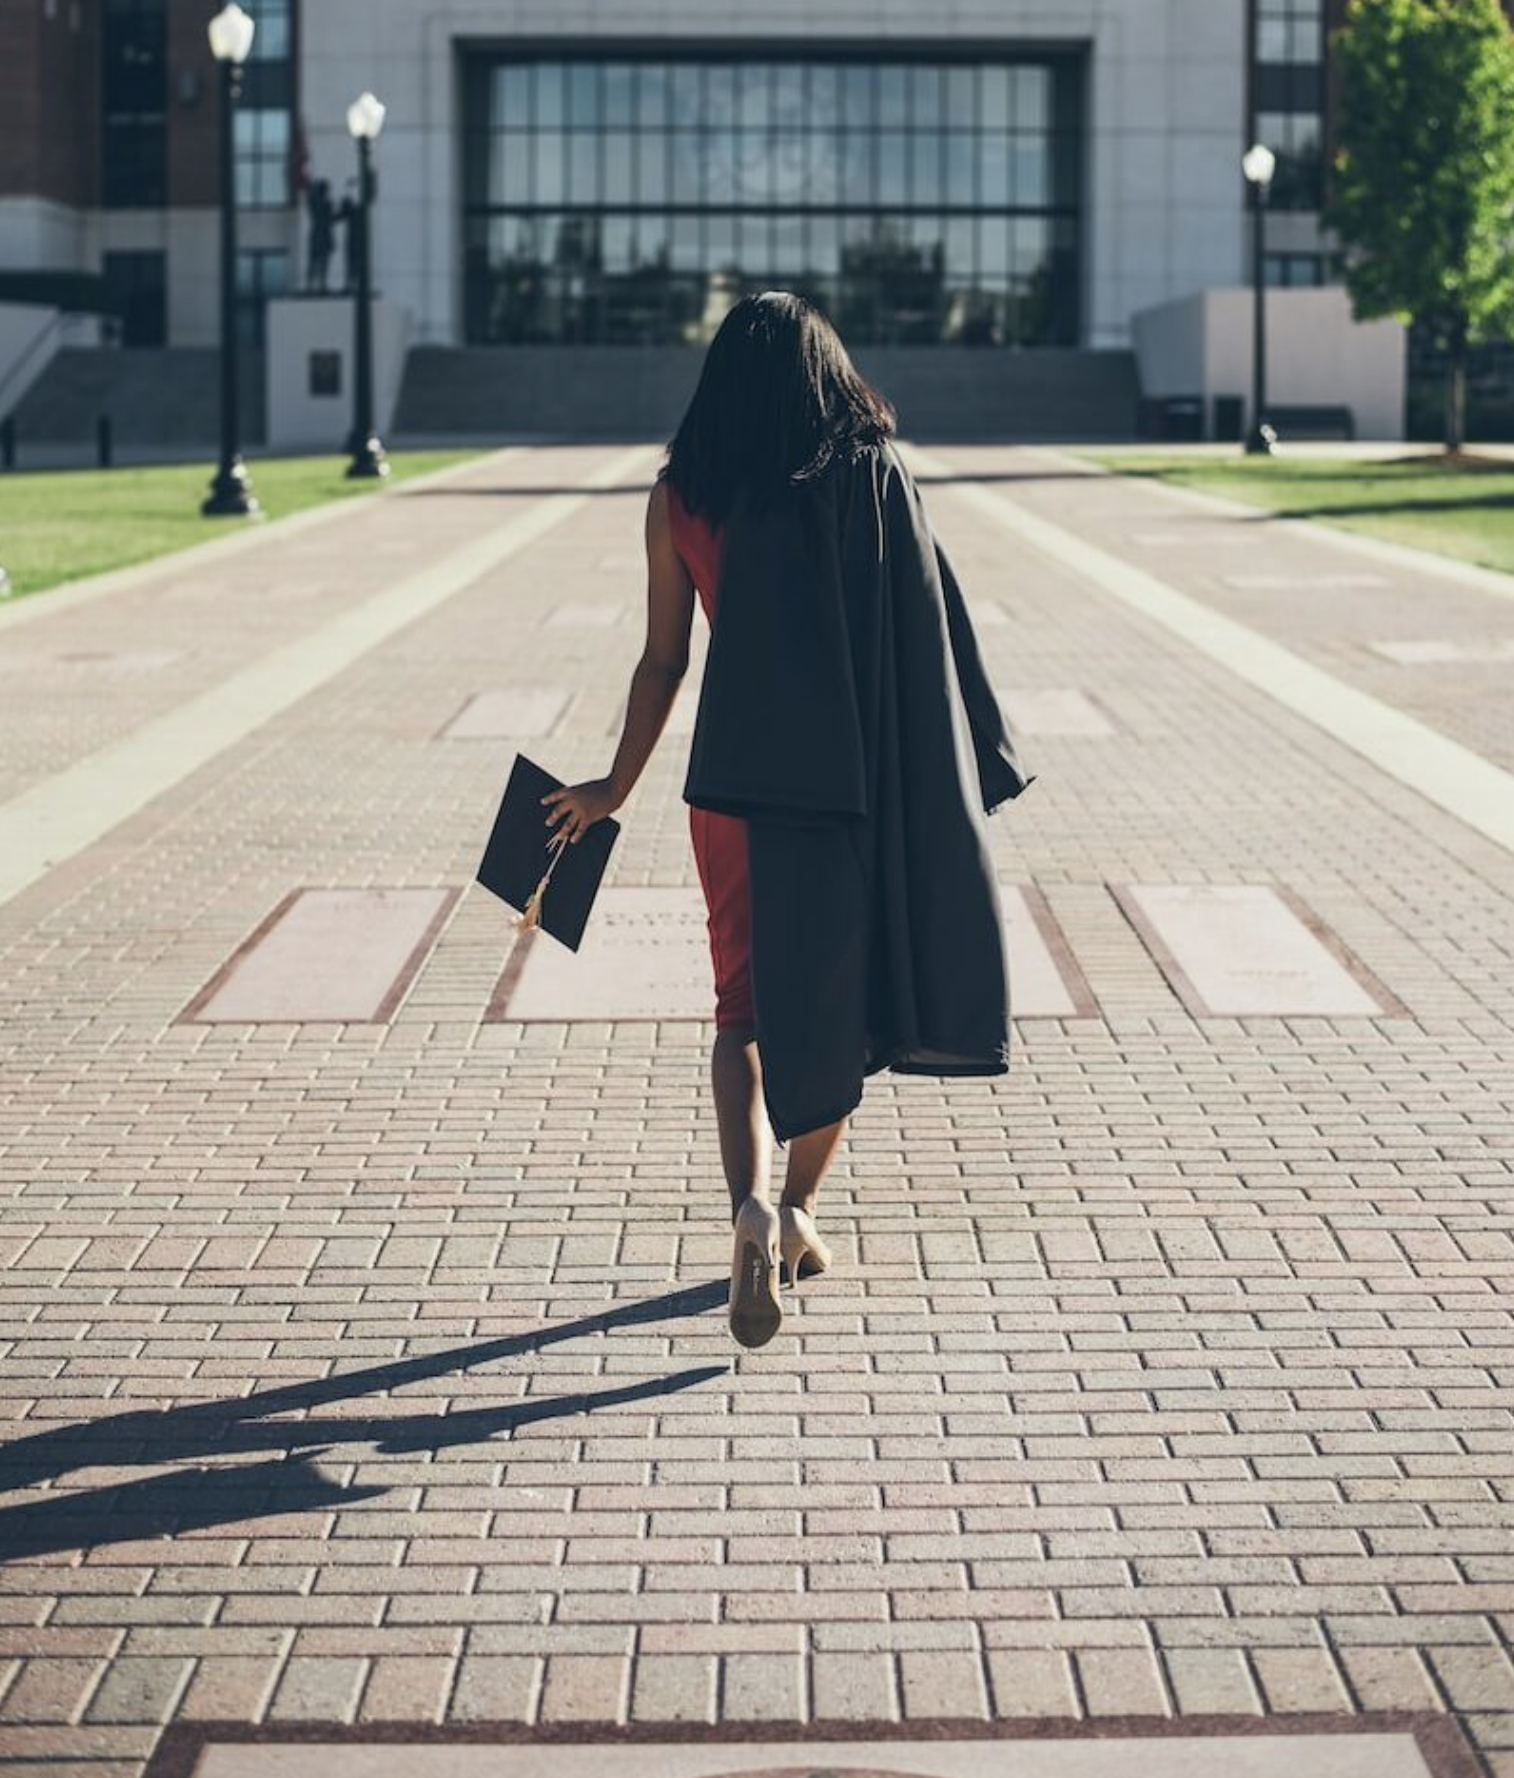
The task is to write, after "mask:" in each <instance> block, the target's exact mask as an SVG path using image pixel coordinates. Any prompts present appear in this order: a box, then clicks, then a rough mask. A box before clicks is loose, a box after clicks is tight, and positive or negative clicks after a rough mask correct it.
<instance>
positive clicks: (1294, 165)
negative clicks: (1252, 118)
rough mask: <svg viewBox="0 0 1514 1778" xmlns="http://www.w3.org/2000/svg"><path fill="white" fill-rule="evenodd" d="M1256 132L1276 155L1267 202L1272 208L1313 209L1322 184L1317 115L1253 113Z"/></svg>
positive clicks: (1287, 112)
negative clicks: (1256, 114)
mask: <svg viewBox="0 0 1514 1778" xmlns="http://www.w3.org/2000/svg"><path fill="white" fill-rule="evenodd" d="M1256 134H1257V139H1258V140H1259V141H1262V142H1265V143H1266V144H1267V146H1268V147H1269V148H1270V149H1271V150H1272V152H1273V153H1274V154H1275V155H1276V156H1277V169H1276V171H1275V172H1274V173H1273V175H1272V189H1271V190H1270V191H1269V192H1268V194H1267V202H1268V204H1269V205H1270V206H1271V207H1272V208H1273V209H1274V210H1317V209H1318V208H1319V207H1320V202H1321V198H1322V195H1323V187H1324V154H1323V151H1322V149H1321V146H1320V119H1319V114H1318V113H1317V112H1313V111H1263V112H1260V113H1259V114H1258V116H1257V120H1256Z"/></svg>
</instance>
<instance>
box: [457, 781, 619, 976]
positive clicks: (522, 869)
mask: <svg viewBox="0 0 1514 1778" xmlns="http://www.w3.org/2000/svg"><path fill="white" fill-rule="evenodd" d="M562 788H563V785H562V780H561V779H560V778H554V777H553V776H552V774H551V773H550V772H546V771H543V770H542V768H541V767H540V766H539V765H537V764H536V763H535V762H534V761H532V760H529V759H527V758H526V756H525V754H524V753H518V754H517V755H516V756H515V764H514V766H513V767H512V768H511V771H510V781H509V783H508V784H506V786H505V794H504V798H503V800H502V801H501V802H500V805H499V813H498V814H497V815H496V816H495V817H494V830H493V832H492V833H491V834H490V835H489V843H488V845H487V846H485V848H484V856H483V859H482V860H481V862H480V864H479V867H478V872H477V881H478V882H480V883H482V884H483V886H484V887H485V888H486V889H488V890H490V891H491V892H492V893H493V894H495V895H497V896H498V897H499V898H500V900H501V901H503V902H506V903H507V904H508V905H509V906H510V907H513V908H515V909H516V910H517V911H518V912H519V913H520V916H521V917H520V919H519V920H517V921H516V925H517V926H540V927H541V929H542V930H543V931H544V932H548V933H550V934H551V935H552V937H553V938H555V939H557V940H558V941H559V942H560V943H562V944H565V945H566V946H567V947H568V949H569V950H570V951H576V950H577V949H578V947H579V944H580V943H581V941H582V939H583V935H584V927H585V926H586V925H587V924H588V919H589V910H590V908H592V907H593V905H594V897H595V895H596V894H598V892H599V885H600V881H601V879H602V878H603V877H604V874H605V866H606V865H607V864H608V863H609V862H610V852H611V849H612V848H613V846H614V844H615V841H616V838H617V837H618V835H619V833H620V823H619V822H618V821H616V820H615V818H614V817H613V816H611V815H606V816H604V817H603V818H602V819H601V820H598V821H596V822H595V823H594V824H593V826H592V827H589V828H587V829H586V830H585V832H584V835H583V838H582V839H580V840H579V841H578V843H577V844H576V845H573V844H570V843H569V840H568V836H567V834H566V833H564V832H563V831H562V829H561V828H552V827H548V825H547V814H548V811H547V810H546V809H544V808H543V807H542V798H543V797H544V796H546V794H547V793H548V792H549V791H552V790H561V789H562Z"/></svg>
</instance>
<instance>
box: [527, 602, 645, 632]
mask: <svg viewBox="0 0 1514 1778" xmlns="http://www.w3.org/2000/svg"><path fill="white" fill-rule="evenodd" d="M629 609H630V607H629V606H627V605H623V604H618V603H617V604H610V603H607V602H603V601H595V602H592V603H591V602H588V601H582V600H574V599H568V600H564V602H563V603H562V604H561V605H557V606H554V607H553V609H552V612H551V614H550V615H549V617H548V618H547V623H548V624H549V625H550V626H551V627H552V628H553V629H573V630H613V629H614V628H615V626H616V624H618V623H619V622H620V620H621V619H622V618H623V617H624V616H625V614H626V612H627V611H628V610H629Z"/></svg>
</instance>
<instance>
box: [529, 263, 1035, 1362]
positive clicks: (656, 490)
mask: <svg viewBox="0 0 1514 1778" xmlns="http://www.w3.org/2000/svg"><path fill="white" fill-rule="evenodd" d="M893 432H894V414H893V410H892V409H891V408H890V406H889V404H888V403H887V402H886V401H885V400H884V399H883V397H882V396H881V395H879V394H878V393H877V392H876V391H875V390H873V389H872V388H870V387H869V386H868V384H867V383H866V382H865V381H864V380H863V378H862V377H861V376H860V375H859V374H858V372H857V370H856V368H855V367H854V366H853V364H852V362H851V360H850V358H849V357H848V355H847V352H846V349H845V347H844V346H843V345H842V343H841V341H840V339H839V338H838V337H837V335H836V332H835V330H834V328H833V327H832V326H831V324H830V323H829V322H828V321H827V320H826V319H825V317H824V316H823V315H822V314H821V313H820V312H819V311H818V310H817V309H815V308H813V307H812V306H811V305H810V304H809V303H807V302H805V301H804V300H803V299H802V298H801V297H798V296H794V295H790V294H789V293H788V292H786V291H776V290H770V291H764V292H763V293H762V294H761V295H757V296H749V297H744V298H743V299H742V300H741V301H740V302H738V303H737V304H736V305H735V307H734V308H733V309H732V310H731V311H730V313H729V314H728V315H727V316H726V318H725V320H724V321H723V323H722V324H721V327H720V330H719V332H718V333H717V334H716V335H715V338H714V339H713V340H712V341H711V342H710V347H709V351H708V352H707V354H706V357H705V362H704V367H703V370H702V373H701V375H700V379H699V384H698V387H697V388H696V390H695V392H694V396H693V399H692V401H691V402H690V404H689V407H688V411H687V412H686V413H685V415H684V417H683V420H682V423H681V424H680V426H679V428H678V431H677V434H676V435H675V437H674V439H673V441H672V444H671V445H670V446H669V448H668V451H667V460H666V462H665V463H664V465H663V466H662V468H661V469H660V471H659V473H658V476H657V480H656V483H655V485H654V487H653V489H652V495H651V499H650V501H649V502H648V506H647V516H646V542H647V565H648V613H647V639H646V645H645V648H644V650H643V652H642V656H641V659H640V661H639V662H638V663H637V666H636V671H635V673H634V675H633V677H632V680H631V692H630V698H629V701H628V704H627V709H626V719H625V728H624V732H623V734H622V736H621V739H620V745H619V747H618V748H617V750H616V754H615V762H614V764H613V766H612V767H611V769H610V773H609V776H608V777H605V778H600V779H596V780H594V781H592V782H589V783H586V784H577V785H573V786H571V787H569V788H567V789H564V790H560V791H555V792H553V794H552V795H551V796H549V797H548V798H547V801H548V803H549V804H551V805H552V807H551V812H550V814H549V815H548V817H547V819H548V821H549V822H551V823H553V824H556V823H562V824H564V825H565V826H566V828H567V831H568V832H569V834H570V836H571V837H572V839H573V841H574V842H575V843H576V841H577V840H578V839H579V838H580V837H581V836H582V834H583V832H584V830H585V829H586V828H587V827H589V826H590V825H591V824H592V823H593V822H595V821H597V820H599V819H600V818H601V817H603V816H604V815H607V814H609V813H611V812H612V811H613V810H615V809H617V808H619V806H620V805H621V804H622V803H623V802H624V801H625V799H626V797H627V796H628V795H629V794H630V792H631V789H632V787H633V786H634V785H635V783H636V781H637V779H638V778H639V777H640V776H641V772H642V770H643V768H644V767H645V765H646V763H647V760H648V758H649V757H650V756H651V753H652V750H653V748H654V747H655V746H656V743H657V739H658V737H659V736H660V735H661V733H662V730H663V727H664V725H665V723H666V721H667V717H668V712H669V710H670V709H671V708H672V704H673V700H674V697H675V696H676V695H677V692H678V686H679V682H680V680H681V679H682V678H683V675H684V673H685V671H686V669H687V666H688V660H689V633H690V627H691V624H692V620H693V609H694V597H695V592H696V589H697V593H698V597H699V600H700V602H701V604H702V605H703V607H704V611H705V615H706V617H707V618H708V619H709V622H710V626H711V629H710V649H709V657H708V661H707V664H706V667H705V674H704V683H703V686H702V687H701V691H700V698H699V708H698V712H697V715H696V718H695V725H694V738H693V744H692V747H691V751H690V759H689V770H688V776H687V779H686V781H685V785H684V799H685V801H686V802H687V803H688V804H689V805H690V830H691V833H692V837H693V845H694V857H695V861H696V863H697V866H698V870H699V880H700V883H701V885H702V886H703V889H704V894H705V900H706V903H707V905H708V909H709V931H710V949H711V953H712V956H713V960H714V969H715V1024H716V1036H715V1050H714V1057H713V1062H712V1069H711V1074H712V1083H713V1089H714V1098H715V1110H716V1120H717V1123H718V1126H719V1131H720V1150H721V1159H722V1161H723V1163H724V1167H725V1174H726V1180H727V1183H728V1184H729V1186H730V1192H731V1210H732V1216H733V1221H734V1225H735V1243H734V1249H733V1255H732V1275H731V1295H730V1325H731V1332H732V1333H733V1335H734V1336H735V1338H736V1339H737V1340H738V1341H739V1342H740V1343H741V1344H742V1345H744V1346H761V1345H764V1344H765V1343H766V1342H767V1341H768V1340H770V1339H771V1338H772V1337H773V1335H774V1333H776V1332H777V1330H778V1326H779V1324H780V1321H781V1319H782V1314H783V1310H782V1306H781V1303H780V1300H779V1294H778V1285H779V1266H780V1260H781V1262H782V1264H783V1266H784V1267H786V1269H787V1272H788V1278H789V1282H790V1283H793V1282H794V1281H795V1280H797V1279H798V1278H801V1277H805V1276H807V1275H809V1274H811V1273H813V1272H820V1271H824V1270H825V1269H826V1267H827V1266H828V1265H829V1263H830V1254H829V1251H828V1249H827V1247H826V1245H825V1242H824V1241H823V1239H822V1238H821V1235H820V1231H819V1227H818V1224H817V1221H816V1203H817V1194H818V1192H819V1188H820V1182H821V1180H822V1179H823V1178H824V1176H825V1172H826V1169H827V1168H828V1167H829V1166H830V1163H831V1160H832V1157H833V1156H834V1155H835V1153H836V1150H837V1147H838V1146H839V1144H840V1142H841V1140H842V1137H843V1136H844V1135H845V1133H846V1127H847V1119H848V1117H849V1116H850V1114H851V1113H852V1111H853V1110H854V1109H855V1108H856V1106H857V1105H858V1103H859V1101H860V1100H861V1097H862V1084H863V1080H864V1078H865V1077H866V1076H867V1075H869V1074H873V1073H876V1072H877V1071H878V1070H879V1069H882V1068H892V1069H893V1070H894V1071H895V1072H896V1073H902V1074H928V1075H938V1076H946V1075H991V1074H1003V1073H1004V1072H1005V1071H1006V1069H1007V1068H1008V1065H1009V982H1008V973H1007V968H1006V963H1005V956H1004V943H1003V926H1002V921H1001V915H1000V906H999V896H998V890H997V887H996V885H995V882H994V876H993V871H992V868H991V865H990V862H989V854H988V845H987V836H986V832H985V824H984V816H985V815H986V814H990V813H992V812H993V810H994V809H996V808H997V807H998V806H999V805H1000V804H1001V803H1003V802H1005V801H1006V800H1007V799H1009V798H1011V797H1015V796H1018V795H1019V794H1020V792H1021V791H1022V790H1024V789H1025V787H1026V786H1027V785H1028V784H1030V783H1032V782H1033V781H1034V780H1033V779H1031V778H1027V777H1026V776H1024V775H1023V773H1022V772H1021V769H1020V766H1019V763H1018V761H1017V760H1016V757H1015V752H1014V748H1013V746H1012V744H1011V742H1010V740H1009V736H1008V733H1007V731H1006V728H1005V724H1004V719H1003V717H1002V715H1001V713H1000V710H999V706H998V703H997V700H996V699H995V696H994V693H993V689H992V687H991V686H990V684H989V682H988V678H987V675H986V674H985V672H984V669H983V664H982V660H981V658H980V655H979V652H978V646H977V642H976V640H975V638H974V635H973V631H972V625H971V623H970V622H969V619H968V615H967V609H966V606H965V605H964V603H963V599H962V593H961V590H960V588H959V586H958V584H957V581H956V577H955V576H954V575H953V573H952V570H951V567H950V565H949V564H948V562H947V560H946V557H945V555H944V553H943V552H942V550H941V548H940V546H939V545H938V544H937V543H936V541H935V539H934V537H933V535H932V532H931V528H930V525H929V522H928V521H927V519H926V516H925V511H924V507H923V505H922V503H921V499H920V494H919V491H918V489H917V488H916V487H915V484H914V481H913V480H912V478H911V477H910V474H909V472H908V470H906V469H905V467H904V465H903V463H902V461H901V460H900V458H899V456H898V454H897V452H896V451H895V449H894V447H893V443H892V436H893ZM770 1129H771V1133H772V1135H774V1136H776V1137H777V1139H778V1140H779V1141H780V1142H781V1143H784V1144H786V1145H787V1149H788V1156H787V1162H786V1168H785V1175H784V1182H783V1189H782V1193H781V1196H780V1198H779V1201H778V1203H777V1205H776V1206H774V1204H773V1203H772V1201H771V1188H770V1177H769V1173H770V1149H771V1141H770V1133H769V1132H770Z"/></svg>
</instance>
